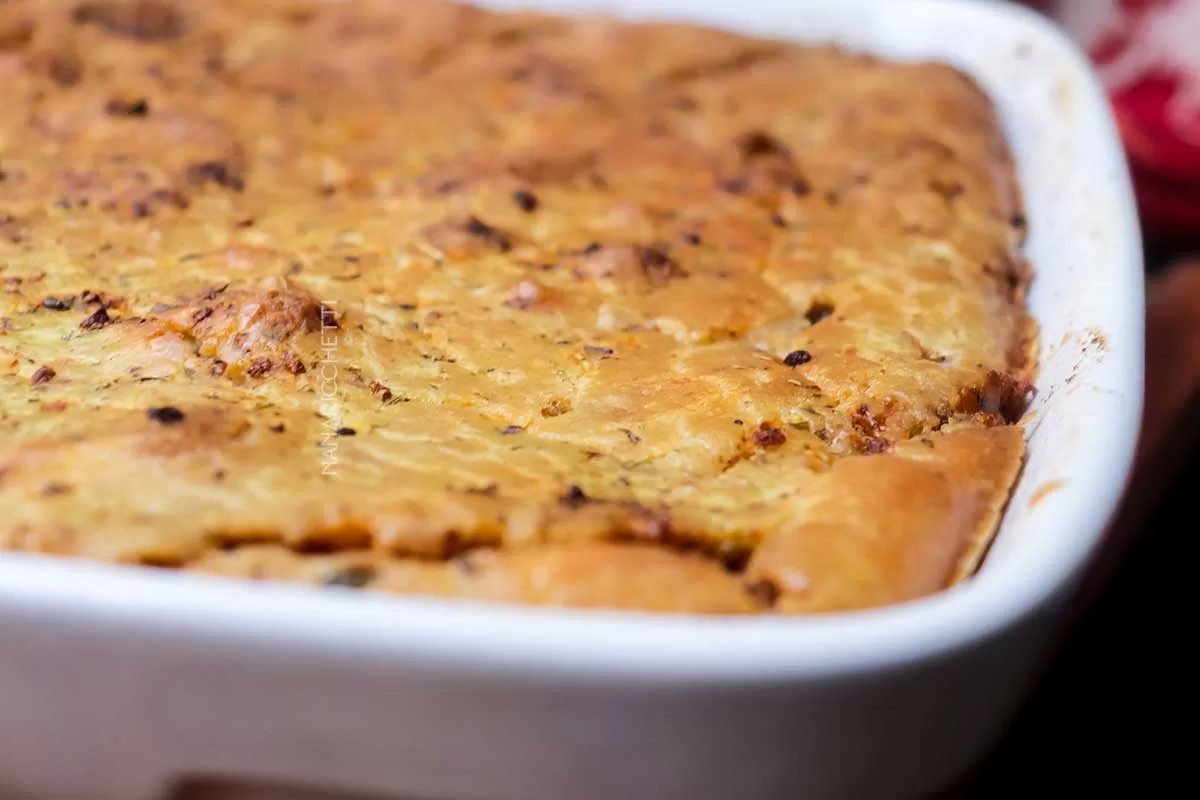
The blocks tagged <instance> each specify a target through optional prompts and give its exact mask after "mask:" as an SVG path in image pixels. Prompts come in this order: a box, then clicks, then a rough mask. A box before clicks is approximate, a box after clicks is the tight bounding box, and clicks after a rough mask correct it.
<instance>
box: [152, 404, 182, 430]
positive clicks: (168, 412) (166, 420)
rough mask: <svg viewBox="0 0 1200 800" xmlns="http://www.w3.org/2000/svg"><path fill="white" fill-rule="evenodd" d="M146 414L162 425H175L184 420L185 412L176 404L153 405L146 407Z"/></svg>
mask: <svg viewBox="0 0 1200 800" xmlns="http://www.w3.org/2000/svg"><path fill="white" fill-rule="evenodd" d="M146 416H147V417H149V418H150V419H151V420H152V421H154V422H157V423H159V424H160V425H174V424H176V423H179V422H183V417H184V414H183V412H182V411H180V410H179V409H178V408H176V407H175V406H152V407H150V408H148V409H146Z"/></svg>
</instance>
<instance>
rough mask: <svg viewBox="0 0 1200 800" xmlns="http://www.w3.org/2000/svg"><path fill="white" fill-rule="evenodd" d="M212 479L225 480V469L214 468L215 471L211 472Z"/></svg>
mask: <svg viewBox="0 0 1200 800" xmlns="http://www.w3.org/2000/svg"><path fill="white" fill-rule="evenodd" d="M213 480H214V481H223V480H225V470H223V469H218V470H215V471H214V472H213Z"/></svg>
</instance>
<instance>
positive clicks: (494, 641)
mask: <svg viewBox="0 0 1200 800" xmlns="http://www.w3.org/2000/svg"><path fill="white" fill-rule="evenodd" d="M509 4H511V5H518V4H520V5H533V6H541V7H546V8H563V9H575V8H581V7H589V8H609V9H615V10H622V9H624V10H627V11H636V13H637V14H638V15H643V16H672V17H679V18H688V19H694V20H701V21H705V22H709V23H713V24H717V25H722V26H727V27H730V28H736V29H742V30H745V31H749V32H753V33H763V34H771V35H775V36H785V37H795V38H798V39H804V40H821V41H835V42H839V43H842V44H845V45H848V46H851V47H855V48H862V49H866V50H870V51H874V52H879V53H882V54H885V55H889V56H895V57H900V58H932V59H942V60H948V61H951V62H953V63H955V64H958V65H960V66H962V67H963V68H965V69H966V70H968V71H969V72H971V73H972V74H973V75H975V76H976V77H977V78H979V79H980V80H981V81H982V83H983V84H984V86H985V87H986V88H987V89H988V90H989V91H990V93H991V95H992V96H993V97H994V98H995V100H996V101H997V103H998V104H999V107H1000V109H1001V112H1002V114H1003V119H1004V121H1005V124H1006V126H1007V129H1008V132H1009V135H1010V136H1011V140H1012V142H1013V145H1014V147H1015V150H1016V153H1017V156H1018V162H1019V165H1020V174H1021V178H1022V180H1023V183H1024V188H1025V193H1026V198H1027V201H1028V210H1029V218H1030V220H1031V237H1030V240H1029V246H1028V252H1029V254H1030V256H1031V258H1032V260H1033V262H1034V264H1035V266H1036V269H1037V280H1036V283H1035V284H1034V290H1033V294H1032V299H1031V302H1032V306H1033V309H1034V311H1035V313H1036V314H1037V317H1038V319H1039V321H1040V323H1041V331H1042V368H1041V379H1040V381H1039V393H1038V397H1037V400H1036V402H1035V404H1034V410H1033V416H1032V422H1031V423H1030V425H1029V431H1030V437H1031V438H1030V458H1029V462H1028V465H1027V467H1026V469H1025V472H1024V476H1023V478H1022V480H1021V483H1020V486H1019V488H1018V489H1017V492H1016V496H1015V498H1014V499H1013V502H1012V505H1011V508H1010V510H1009V513H1008V515H1007V518H1006V520H1005V522H1004V526H1003V529H1002V532H1001V534H1000V537H999V539H998V541H997V543H996V546H995V548H994V550H993V552H992V554H991V556H990V558H989V559H988V561H987V563H986V564H985V567H984V569H983V572H982V574H981V575H980V576H979V577H978V578H976V579H975V580H972V581H970V582H968V583H967V584H965V585H963V586H961V587H959V588H956V589H954V590H952V591H949V592H946V593H944V594H942V595H939V596H936V597H932V598H929V599H926V600H923V601H920V602H915V603H911V604H907V605H904V606H899V607H893V608H888V609H883V610H879V611H871V612H866V613H854V614H847V615H837V616H829V617H823V618H811V619H805V618H793V619H767V618H764V619H748V620H716V619H688V618H662V617H656V616H652V615H630V616H619V615H609V614H595V613H578V612H566V611H549V610H530V609H522V608H488V607H483V606H476V605H467V604H453V603H447V602H440V601H429V600H420V599H405V598H393V597H385V596H372V595H354V596H351V597H346V596H342V595H339V594H335V593H323V592H317V591H312V590H309V589H305V588H300V587H288V586H263V585H252V584H249V583H246V584H243V583H234V582H224V581H222V580H219V579H203V578H193V577H185V576H180V575H176V574H170V573H164V572H155V571H151V570H144V571H143V570H137V569H122V568H112V567H104V566H98V565H92V564H87V563H81V562H72V561H65V560H64V561H60V560H55V559H49V558H39V557H34V556H22V555H3V556H0V795H2V794H3V793H4V792H5V791H8V792H12V793H15V796H21V797H35V798H53V797H71V798H95V799H96V800H101V799H102V798H119V799H120V800H142V799H143V798H151V797H161V796H163V793H164V792H166V791H168V790H169V789H170V787H172V786H175V785H177V781H179V780H181V779H184V778H188V777H190V776H218V777H221V778H229V779H231V780H234V781H240V780H248V779H254V780H268V781H276V780H279V781H285V782H296V783H301V784H315V785H318V786H323V787H327V788H331V789H339V790H344V791H362V792H377V793H384V794H387V795H388V796H396V797H404V798H472V799H475V800H508V799H509V798H547V800H567V799H571V798H653V800H669V799H670V798H689V800H698V799H699V798H766V797H788V798H799V797H804V798H858V797H862V798H886V797H902V796H912V795H915V794H917V793H920V792H924V791H926V790H929V789H932V788H934V787H937V786H939V785H941V784H944V783H945V782H947V781H948V780H950V779H952V778H953V777H955V775H956V774H958V773H961V772H962V771H963V770H965V769H966V768H968V767H969V765H970V764H971V763H972V761H973V760H974V759H976V758H977V757H978V756H979V755H980V754H981V753H982V752H983V751H984V749H985V748H986V746H987V745H988V744H989V743H990V742H991V741H992V740H993V738H994V737H995V736H996V734H997V733H998V731H999V730H1000V729H1001V727H1002V725H1003V723H1004V722H1005V720H1006V718H1007V716H1008V715H1009V714H1010V712H1011V711H1012V710H1013V709H1014V707H1015V705H1016V703H1017V702H1018V700H1019V698H1020V696H1021V694H1022V692H1023V691H1024V690H1025V688H1026V687H1027V686H1028V684H1029V683H1030V681H1031V680H1032V678H1033V677H1034V675H1035V669H1036V667H1037V666H1038V664H1039V662H1040V661H1041V660H1042V659H1043V658H1044V655H1045V653H1046V651H1047V649H1048V647H1049V645H1050V642H1051V639H1052V635H1053V633H1054V630H1055V627H1056V624H1057V623H1058V622H1059V620H1060V618H1061V612H1062V610H1063V609H1064V607H1065V601H1066V600H1067V599H1068V598H1069V596H1070V593H1071V591H1072V588H1073V587H1074V585H1075V583H1076V580H1077V578H1078V577H1079V575H1080V573H1081V571H1082V570H1083V569H1084V567H1085V565H1086V564H1087V563H1088V561H1089V559H1090V558H1091V557H1092V555H1093V554H1094V553H1095V552H1096V550H1097V547H1098V545H1099V544H1100V542H1101V538H1102V534H1103V531H1104V528H1105V525H1106V523H1107V521H1108V520H1109V518H1110V516H1111V514H1112V512H1113V509H1114V505H1115V504H1116V502H1117V500H1118V496H1119V495H1120V493H1121V490H1122V487H1123V484H1124V481H1125V478H1126V473H1127V471H1128V468H1129V465H1130V461H1131V455H1132V452H1133V446H1134V440H1135V437H1136V432H1137V422H1138V415H1139V409H1140V400H1141V385H1142V324H1143V311H1142V281H1141V263H1140V250H1139V245H1138V231H1137V225H1136V221H1135V217H1134V211H1133V205H1132V201H1131V196H1130V190H1129V184H1128V180H1127V175H1126V169H1125V164H1124V161H1123V159H1122V156H1121V154H1120V151H1119V148H1118V145H1117V142H1116V138H1115V134H1114V127H1113V124H1112V122H1111V120H1110V118H1109V114H1108V110H1107V106H1106V104H1105V102H1104V99H1103V96H1102V94H1101V92H1100V90H1099V89H1098V87H1097V84H1096V82H1095V81H1094V79H1093V77H1092V75H1091V73H1090V71H1089V68H1088V66H1087V65H1086V63H1085V61H1084V59H1083V58H1082V57H1081V56H1080V54H1079V53H1078V52H1077V51H1076V50H1075V48H1074V47H1073V46H1072V45H1071V44H1069V43H1068V41H1067V40H1066V39H1065V38H1064V37H1063V36H1062V35H1060V34H1059V32H1058V31H1057V30H1055V29H1054V28H1053V27H1052V26H1050V25H1049V24H1048V23H1046V22H1043V21H1042V20H1041V19H1040V18H1038V17H1036V16H1035V15H1033V14H1032V13H1029V12H1026V11H1024V10H1021V9H1019V8H1015V7H1008V6H1004V5H1001V4H994V3H983V2H955V1H953V0H904V1H901V0H887V1H886V2H884V1H882V0H881V1H879V2H872V0H842V2H835V0H828V1H827V2H818V0H775V1H774V2H771V1H770V0H758V1H757V2H756V1H755V0H739V1H738V2H725V0H707V2H701V0H678V1H677V2H671V1H670V0H628V1H627V2H610V3H575V2H551V1H550V0H546V1H545V2H541V3H538V2H528V0H526V2H521V3H509ZM205 796H215V795H205ZM239 796H242V795H239ZM275 796H278V797H297V796H298V795H296V794H295V793H293V792H291V791H290V790H285V791H283V792H282V793H281V794H279V795H272V797H275Z"/></svg>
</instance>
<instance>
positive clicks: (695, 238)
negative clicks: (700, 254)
mask: <svg viewBox="0 0 1200 800" xmlns="http://www.w3.org/2000/svg"><path fill="white" fill-rule="evenodd" d="M683 240H684V241H685V242H687V243H688V244H690V245H692V246H693V247H696V246H698V245H700V244H702V243H703V241H704V240H703V239H701V238H700V234H698V233H694V232H690V231H689V232H688V233H685V234H684V235H683Z"/></svg>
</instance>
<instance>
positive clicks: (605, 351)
mask: <svg viewBox="0 0 1200 800" xmlns="http://www.w3.org/2000/svg"><path fill="white" fill-rule="evenodd" d="M583 350H584V352H586V353H588V354H590V355H593V356H605V357H607V356H611V355H612V354H613V349H612V348H611V347H598V346H596V345H593V344H585V345H584V346H583Z"/></svg>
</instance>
